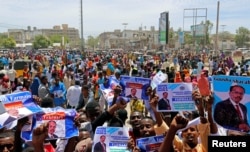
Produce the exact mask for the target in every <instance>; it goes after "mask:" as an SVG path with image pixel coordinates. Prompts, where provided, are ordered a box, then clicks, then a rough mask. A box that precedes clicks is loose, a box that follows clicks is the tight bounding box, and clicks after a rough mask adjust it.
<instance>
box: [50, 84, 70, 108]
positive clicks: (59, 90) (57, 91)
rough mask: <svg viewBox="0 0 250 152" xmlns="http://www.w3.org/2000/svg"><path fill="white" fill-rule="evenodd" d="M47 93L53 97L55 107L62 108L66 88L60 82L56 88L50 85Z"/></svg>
mask: <svg viewBox="0 0 250 152" xmlns="http://www.w3.org/2000/svg"><path fill="white" fill-rule="evenodd" d="M49 92H50V93H51V94H53V95H54V104H55V106H62V104H63V103H64V102H65V101H66V88H65V86H64V84H63V83H62V82H59V84H58V86H56V85H52V86H51V87H50V89H49Z"/></svg>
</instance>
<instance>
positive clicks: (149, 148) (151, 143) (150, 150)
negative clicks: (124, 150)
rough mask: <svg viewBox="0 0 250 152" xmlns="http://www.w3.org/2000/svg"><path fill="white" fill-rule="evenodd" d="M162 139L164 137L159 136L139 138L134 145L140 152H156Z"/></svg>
mask: <svg viewBox="0 0 250 152" xmlns="http://www.w3.org/2000/svg"><path fill="white" fill-rule="evenodd" d="M164 137H165V136H163V135H160V136H153V137H147V138H140V139H137V140H136V145H137V146H138V147H139V148H140V150H141V152H157V151H158V150H159V148H160V145H161V143H162V142H163V140H164Z"/></svg>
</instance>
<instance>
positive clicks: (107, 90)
mask: <svg viewBox="0 0 250 152" xmlns="http://www.w3.org/2000/svg"><path fill="white" fill-rule="evenodd" d="M117 85H120V86H121V87H122V88H123V87H124V85H123V84H122V82H121V81H120V80H117V79H116V78H115V76H113V75H112V76H110V77H109V80H108V84H107V85H104V84H101V85H100V90H101V92H102V95H103V96H104V99H105V100H106V101H107V102H108V105H109V106H111V104H112V101H113V98H114V89H115V87H116V86H117ZM123 94H124V89H122V93H121V95H123Z"/></svg>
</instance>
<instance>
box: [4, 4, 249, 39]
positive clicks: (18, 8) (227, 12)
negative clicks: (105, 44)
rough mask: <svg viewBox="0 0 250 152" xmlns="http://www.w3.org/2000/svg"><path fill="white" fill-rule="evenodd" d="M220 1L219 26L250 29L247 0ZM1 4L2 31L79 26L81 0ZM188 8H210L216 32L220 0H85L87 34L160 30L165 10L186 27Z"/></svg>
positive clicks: (173, 23) (176, 25)
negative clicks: (130, 30) (119, 30)
mask: <svg viewBox="0 0 250 152" xmlns="http://www.w3.org/2000/svg"><path fill="white" fill-rule="evenodd" d="M220 1H221V2H220V25H222V24H225V25H227V26H226V28H225V30H227V31H230V32H235V30H236V29H237V28H238V27H239V26H245V27H247V28H250V23H249V22H248V21H249V20H250V16H249V15H248V13H247V12H248V11H249V8H250V6H249V5H248V3H249V2H248V0H220ZM0 3H1V6H2V7H1V9H0V18H1V22H0V32H3V31H7V29H8V28H17V27H24V28H26V27H27V26H28V25H30V26H36V27H38V28H51V27H53V26H54V25H61V24H64V23H66V24H69V26H70V27H75V28H78V29H80V0H22V1H20V0H11V1H5V0H0ZM187 8H207V19H208V20H210V21H211V22H212V23H213V24H214V28H213V31H215V24H216V9H217V0H153V1H152V0H119V1H118V0H83V22H84V34H85V35H95V36H97V35H98V34H100V33H101V32H104V31H113V30H115V29H123V28H124V26H123V25H122V23H128V25H127V29H132V30H137V29H138V28H139V26H141V25H142V26H146V27H147V29H149V27H150V26H155V28H156V29H158V20H159V17H160V13H161V12H164V11H168V12H169V15H170V16H169V17H170V26H171V27H174V29H175V30H177V29H178V28H179V27H183V12H184V9H187ZM201 20H202V18H199V19H198V20H197V23H199V22H200V21H201ZM3 23H4V24H3ZM6 23H7V24H8V25H7V24H6ZM184 23H185V29H190V26H191V24H192V19H185V21H184ZM9 24H12V25H16V26H11V25H9Z"/></svg>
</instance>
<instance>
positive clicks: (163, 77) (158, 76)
mask: <svg viewBox="0 0 250 152" xmlns="http://www.w3.org/2000/svg"><path fill="white" fill-rule="evenodd" d="M166 79H167V75H166V74H164V73H162V72H161V71H159V72H158V73H157V74H156V75H155V76H154V77H153V80H152V81H151V87H152V89H155V88H156V87H157V86H158V85H159V84H161V83H162V82H163V81H165V80H166Z"/></svg>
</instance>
